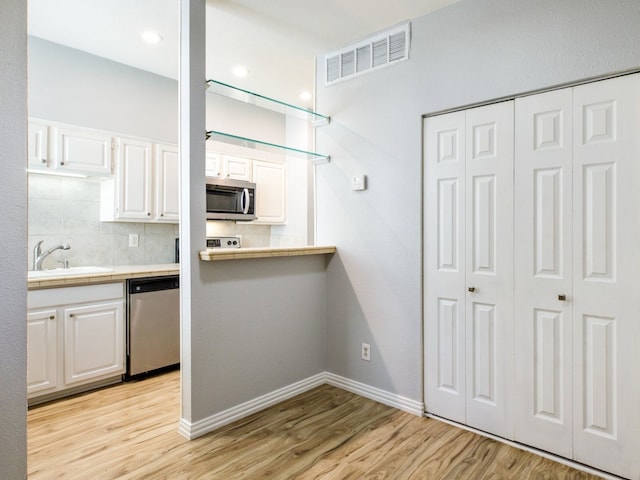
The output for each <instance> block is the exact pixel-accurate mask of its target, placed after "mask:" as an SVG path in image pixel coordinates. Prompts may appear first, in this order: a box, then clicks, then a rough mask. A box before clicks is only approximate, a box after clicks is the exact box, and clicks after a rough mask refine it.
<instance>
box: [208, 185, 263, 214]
mask: <svg viewBox="0 0 640 480" xmlns="http://www.w3.org/2000/svg"><path fill="white" fill-rule="evenodd" d="M206 186H207V190H206V192H207V197H206V208H207V220H241V221H249V220H254V219H255V218H256V214H255V196H256V184H255V183H251V182H247V181H244V180H235V179H230V178H216V177H206Z"/></svg>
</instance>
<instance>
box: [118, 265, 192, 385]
mask: <svg viewBox="0 0 640 480" xmlns="http://www.w3.org/2000/svg"><path fill="white" fill-rule="evenodd" d="M179 288H180V277H179V276H178V275H170V276H164V277H150V278H135V279H130V280H127V373H126V375H125V378H126V379H131V378H132V377H134V376H141V375H142V374H145V373H149V372H152V371H154V370H158V369H160V368H165V367H170V366H177V365H179V363H180V290H179Z"/></svg>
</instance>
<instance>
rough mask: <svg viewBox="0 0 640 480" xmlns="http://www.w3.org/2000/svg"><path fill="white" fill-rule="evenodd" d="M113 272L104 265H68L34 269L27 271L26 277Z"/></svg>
mask: <svg viewBox="0 0 640 480" xmlns="http://www.w3.org/2000/svg"><path fill="white" fill-rule="evenodd" d="M108 272H113V269H112V268H106V267H94V266H84V267H69V268H54V269H51V270H34V271H29V272H27V278H28V279H32V278H47V277H71V276H73V275H91V274H92V273H108Z"/></svg>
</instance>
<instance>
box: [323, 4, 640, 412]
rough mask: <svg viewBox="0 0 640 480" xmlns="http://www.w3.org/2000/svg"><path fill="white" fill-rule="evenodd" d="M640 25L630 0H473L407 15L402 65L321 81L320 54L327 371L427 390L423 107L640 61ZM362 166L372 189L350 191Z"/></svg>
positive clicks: (639, 12)
mask: <svg viewBox="0 0 640 480" xmlns="http://www.w3.org/2000/svg"><path fill="white" fill-rule="evenodd" d="M639 24H640V2H636V1H628V0H607V1H606V2H604V1H601V0H561V1H559V0H537V1H535V2H532V1H528V0H465V1H462V2H460V3H456V4H454V5H452V6H449V7H447V8H444V9H442V10H439V11H437V12H435V13H433V14H430V15H427V16H425V17H422V18H419V19H417V20H414V21H413V22H412V49H411V53H410V59H409V61H407V62H403V63H401V64H398V65H396V66H393V67H390V68H387V69H384V70H380V71H378V72H374V73H371V74H366V75H363V76H361V77H359V78H356V79H353V80H349V81H346V82H343V83H339V84H336V85H333V86H330V87H324V84H323V81H322V79H323V75H324V67H323V63H322V57H321V56H320V57H318V58H319V61H318V69H317V71H318V74H317V75H318V76H317V85H318V88H317V108H318V110H319V111H320V112H322V113H325V114H329V115H331V118H332V122H331V124H330V125H329V126H327V127H323V128H320V129H317V149H318V150H319V151H323V152H327V153H329V154H331V163H330V164H328V165H323V166H319V167H317V168H316V173H317V204H318V207H317V225H316V228H317V241H318V243H319V244H334V245H337V247H338V252H339V255H337V256H336V257H335V258H334V259H333V260H332V261H331V264H330V266H329V269H328V272H327V283H328V289H327V331H328V365H329V370H330V371H331V372H334V373H337V374H339V375H343V376H346V377H349V378H351V379H354V380H357V381H360V382H364V383H366V384H369V385H372V386H375V387H378V388H381V389H384V390H387V391H390V392H394V393H397V394H399V395H402V396H405V397H409V398H411V399H416V400H419V399H421V398H422V389H421V386H422V346H421V336H422V318H421V315H422V312H421V308H422V307H421V261H422V259H421V244H422V232H421V222H422V210H421V201H422V182H421V178H422V153H421V142H422V128H421V127H422V115H424V114H428V113H432V112H437V111H440V110H444V109H450V108H455V107H461V106H465V105H469V104H474V103H478V102H485V101H488V100H491V99H496V98H501V97H505V96H513V95H516V94H519V93H522V92H528V91H533V90H537V89H543V88H548V87H552V86H555V85H561V84H564V83H567V82H574V81H578V80H581V79H586V78H590V77H595V76H600V75H604V74H610V73H613V72H618V71H624V70H628V69H634V68H638V67H640V49H639V48H638V45H640V29H638V28H637V26H638V25H639ZM372 33H373V32H372ZM357 173H364V174H367V175H368V180H369V189H368V190H366V191H364V192H352V191H351V190H350V185H349V177H350V176H351V175H353V174H357ZM424 234H425V236H428V235H429V232H425V233H424ZM361 342H367V343H370V344H371V362H364V361H362V360H360V344H361Z"/></svg>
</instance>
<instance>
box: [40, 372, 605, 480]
mask: <svg viewBox="0 0 640 480" xmlns="http://www.w3.org/2000/svg"><path fill="white" fill-rule="evenodd" d="M179 402H180V386H179V372H170V373H167V374H164V375H160V376H157V377H153V378H149V379H147V380H144V381H140V382H134V383H127V384H122V385H116V386H113V387H109V388H106V389H103V390H99V391H96V392H91V393H88V394H84V395H79V396H77V397H73V398H69V399H65V400H60V401H57V402H54V403H51V404H47V405H42V406H38V407H33V408H31V409H30V410H29V416H28V448H29V478H30V479H33V480H40V479H46V480H48V479H105V480H106V479H131V480H133V479H154V480H155V479H172V480H174V479H175V480H182V479H184V480H193V479H215V480H217V479H221V480H222V479H224V480H232V479H262V478H268V479H276V480H280V479H283V480H284V479H287V480H288V479H299V480H349V479H354V480H355V479H358V480H362V479H376V480H378V479H380V480H382V479H402V480H405V479H407V480H411V479H421V480H422V479H428V480H439V479H442V480H444V479H446V480H452V479H453V480H455V479H474V480H475V479H541V480H542V479H544V480H553V479H575V480H578V479H580V480H591V479H594V478H597V477H594V476H591V475H588V474H586V473H584V472H580V471H577V470H574V469H571V468H570V467H567V466H565V465H561V464H558V463H555V462H553V461H551V460H548V459H544V458H542V457H539V456H537V455H534V454H531V453H527V452H524V451H521V450H518V449H516V448H513V447H510V446H508V445H505V444H502V443H499V442H496V441H494V440H491V439H488V438H485V437H482V436H479V435H476V434H474V433H471V432H468V431H466V430H462V429H459V428H456V427H453V426H450V425H448V424H446V423H443V422H440V421H437V420H433V419H427V418H419V417H416V416H413V415H410V414H408V413H404V412H401V411H399V410H396V409H393V408H391V407H387V406H384V405H382V404H379V403H377V402H374V401H371V400H368V399H364V398H362V397H359V396H357V395H354V394H351V393H349V392H345V391H343V390H340V389H337V388H334V387H331V386H328V385H323V386H321V387H318V388H315V389H313V390H311V391H309V392H306V393H304V394H302V395H299V396H297V397H295V398H292V399H290V400H287V401H285V402H282V403H280V404H278V405H276V406H273V407H271V408H269V409H266V410H265V411H263V412H259V413H256V414H254V415H251V416H250V417H247V418H245V419H242V420H239V421H237V422H235V423H233V424H231V425H227V426H225V427H222V428H220V429H218V430H217V431H215V432H212V433H210V434H208V435H205V436H203V437H200V438H198V439H195V440H193V441H191V442H189V441H187V440H186V439H184V438H183V437H182V436H181V435H179V434H178V432H177V423H178V415H179Z"/></svg>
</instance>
